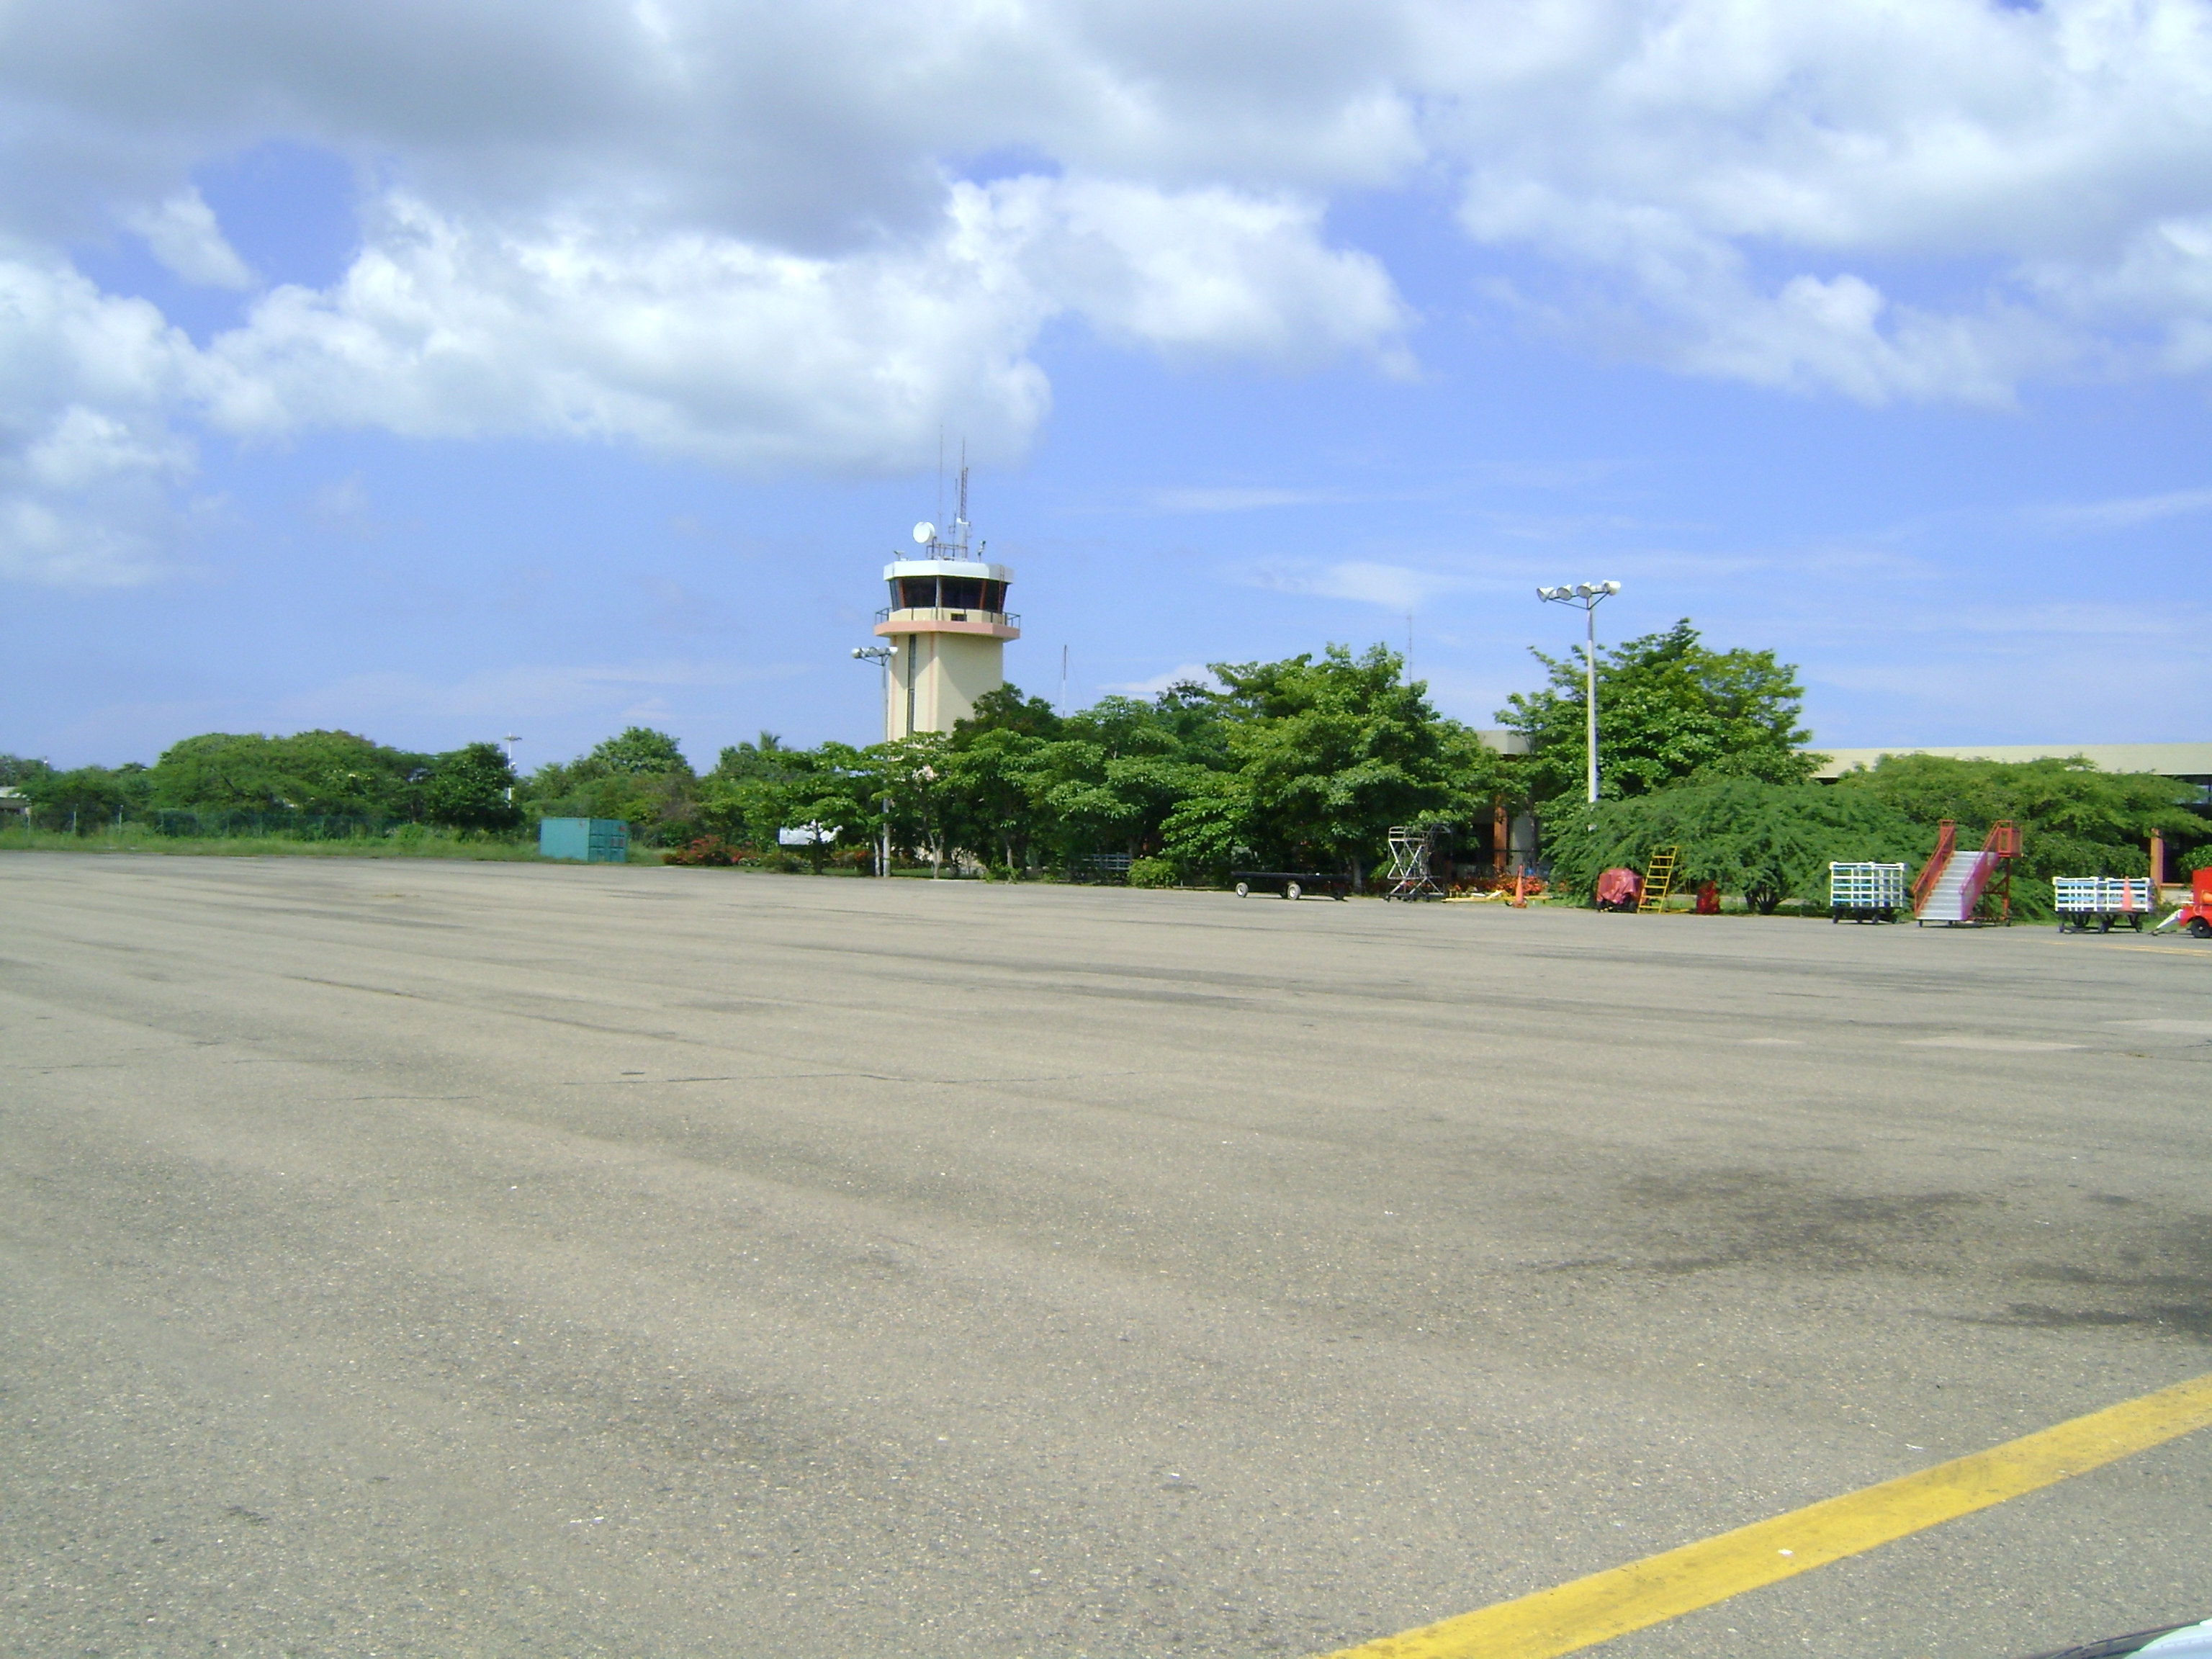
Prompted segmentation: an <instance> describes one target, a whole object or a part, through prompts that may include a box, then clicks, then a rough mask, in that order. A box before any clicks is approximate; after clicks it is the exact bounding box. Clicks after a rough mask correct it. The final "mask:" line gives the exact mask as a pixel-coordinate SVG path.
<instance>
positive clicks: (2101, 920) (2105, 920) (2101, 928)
mask: <svg viewBox="0 0 2212 1659" xmlns="http://www.w3.org/2000/svg"><path fill="white" fill-rule="evenodd" d="M2097 931H2098V932H2099V933H2111V932H2112V918H2111V917H2110V916H2099V917H2098V918H2097Z"/></svg>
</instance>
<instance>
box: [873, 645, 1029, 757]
mask: <svg viewBox="0 0 2212 1659" xmlns="http://www.w3.org/2000/svg"><path fill="white" fill-rule="evenodd" d="M892 643H893V644H894V645H896V647H898V654H897V655H896V657H894V658H892V659H891V671H890V699H889V702H888V705H887V706H886V707H885V708H884V740H885V741H886V742H890V743H896V742H897V741H898V739H899V738H903V737H908V736H911V735H912V734H913V733H915V732H950V731H951V729H952V723H953V722H954V721H955V720H965V719H967V718H968V716H969V715H970V714H974V713H975V701H976V699H977V698H979V697H981V696H983V695H984V694H985V693H986V692H990V691H995V690H998V689H999V688H1000V686H1002V685H1004V684H1006V641H1003V640H999V639H994V638H992V637H991V636H990V635H987V634H952V633H928V634H899V635H893V636H892Z"/></svg>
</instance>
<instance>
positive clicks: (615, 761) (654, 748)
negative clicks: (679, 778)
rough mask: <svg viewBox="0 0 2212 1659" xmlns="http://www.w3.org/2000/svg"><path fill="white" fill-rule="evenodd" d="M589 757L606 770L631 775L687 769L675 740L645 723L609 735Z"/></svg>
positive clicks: (645, 775) (641, 775) (654, 775)
mask: <svg viewBox="0 0 2212 1659" xmlns="http://www.w3.org/2000/svg"><path fill="white" fill-rule="evenodd" d="M590 758H591V759H592V760H594V761H596V762H598V763H599V764H600V765H601V766H603V767H605V769H607V770H608V771H610V772H620V773H625V774H628V775H630V776H633V777H657V776H661V775H665V774H668V773H671V772H681V773H689V772H690V769H691V767H690V763H688V762H687V761H685V759H684V750H683V749H682V748H681V747H680V746H678V744H677V741H676V739H675V738H671V737H670V736H669V735H668V733H667V732H656V731H654V730H653V728H652V727H651V726H630V727H629V728H628V729H627V730H625V731H624V732H623V733H622V735H621V736H619V737H613V738H608V739H607V740H606V741H605V742H604V743H602V744H599V747H598V748H596V749H594V750H592V753H591V757H590Z"/></svg>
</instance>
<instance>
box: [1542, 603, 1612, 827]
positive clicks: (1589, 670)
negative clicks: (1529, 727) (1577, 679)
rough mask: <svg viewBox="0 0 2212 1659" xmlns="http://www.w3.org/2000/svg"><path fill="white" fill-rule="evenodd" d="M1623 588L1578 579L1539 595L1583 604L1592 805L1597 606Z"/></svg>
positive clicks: (1585, 709) (1585, 713)
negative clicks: (1572, 584) (1571, 584)
mask: <svg viewBox="0 0 2212 1659" xmlns="http://www.w3.org/2000/svg"><path fill="white" fill-rule="evenodd" d="M1618 592H1620V583H1619V582H1577V583H1576V584H1575V585H1574V586H1571V587H1569V586H1565V585H1564V584H1562V585H1561V586H1558V587H1540V588H1538V589H1537V590H1536V597H1537V598H1538V599H1545V600H1548V601H1550V602H1551V603H1553V604H1554V605H1580V606H1582V608H1583V626H1584V630H1585V631H1584V633H1583V738H1584V744H1585V747H1586V750H1587V754H1588V759H1589V766H1588V775H1589V777H1588V781H1589V801H1590V805H1593V806H1595V805H1597V608H1598V606H1599V605H1601V604H1603V603H1604V602H1605V601H1606V600H1607V599H1611V598H1612V597H1613V595H1614V594H1615V593H1618Z"/></svg>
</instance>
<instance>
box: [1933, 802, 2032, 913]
mask: <svg viewBox="0 0 2212 1659" xmlns="http://www.w3.org/2000/svg"><path fill="white" fill-rule="evenodd" d="M1957 836H1958V825H1957V824H1955V823H1953V822H1952V821H1951V820H1950V819H1948V818H1946V819H1944V820H1943V824H1942V832H1941V833H1940V834H1939V835H1938V836H1937V837H1936V853H1935V856H1933V857H1932V858H1930V859H1929V860H1928V863H1927V865H1926V866H1925V867H1924V868H1923V869H1922V871H1921V872H1920V879H1919V880H1918V881H1917V882H1915V883H1914V884H1913V889H1912V914H1913V915H1914V916H1915V917H1916V918H1917V919H1918V921H1919V923H1920V925H1921V926H1922V927H1926V926H1927V925H1928V924H1929V922H1931V921H1935V922H1941V923H1942V924H1943V925H1944V926H1945V927H1968V926H1972V923H1973V921H1974V910H1975V907H1976V906H1978V905H1979V904H1980V903H1981V902H1982V895H1983V893H1984V892H1985V891H1986V890H1988V888H1989V884H1990V878H1991V877H1993V876H1994V875H1996V872H1997V869H1998V866H2000V865H2001V864H2002V862H2003V861H2004V860H2007V859H2015V858H2018V857H2019V856H2020V831H2019V830H2018V829H2015V828H2014V827H2013V826H2012V824H2011V823H2008V822H2004V821H2002V820H2001V821H1999V822H1998V823H1996V824H1995V825H1993V826H1992V827H1991V828H1990V833H1989V835H1988V836H1987V837H1986V838H1985V839H1984V841H1983V842H1982V845H1981V848H1980V849H1979V850H1978V851H1969V850H1968V849H1966V848H1962V847H1960V846H1959V845H1958V842H1957ZM2008 884H2009V878H2008ZM2006 898H2007V902H2006V904H2005V910H2006V913H2007V914H2006V919H2007V920H2008V921H2009V920H2010V919H2011V916H2010V913H2011V909H2012V905H2011V902H2010V893H2009V890H2008V892H2007V896H2006Z"/></svg>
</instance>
